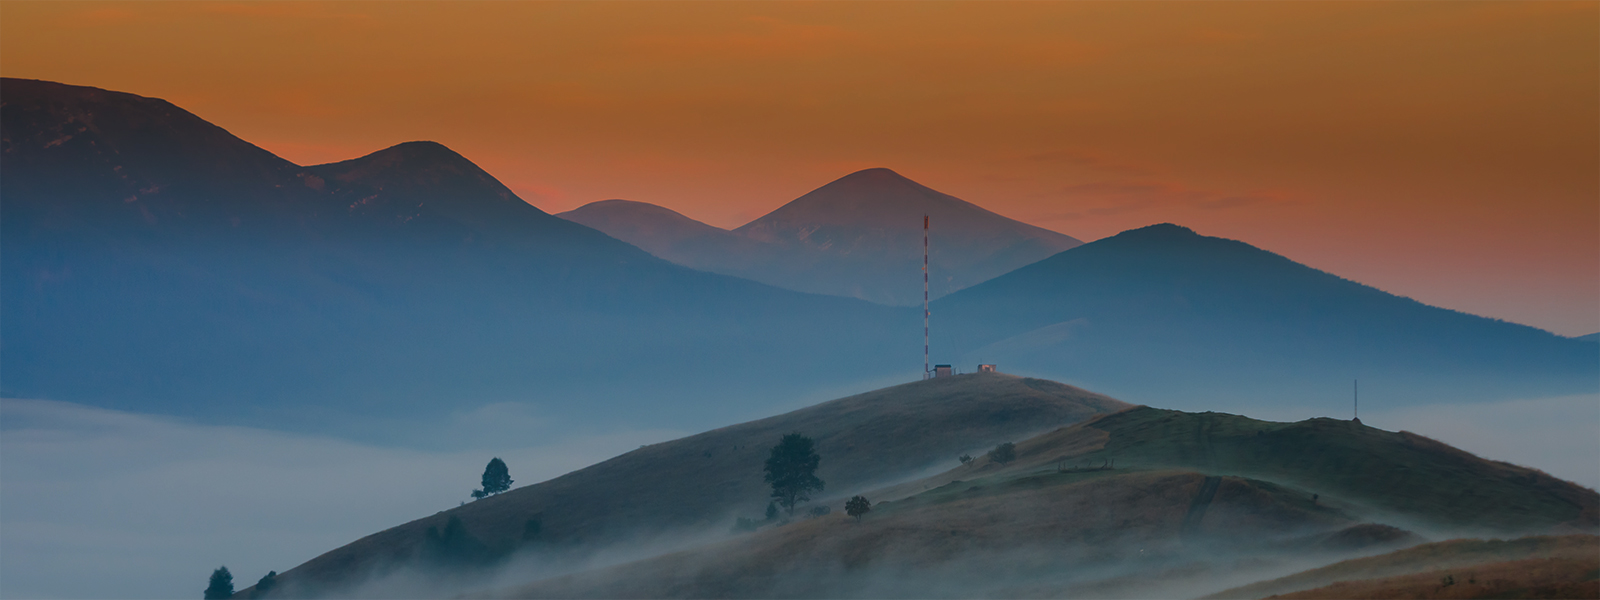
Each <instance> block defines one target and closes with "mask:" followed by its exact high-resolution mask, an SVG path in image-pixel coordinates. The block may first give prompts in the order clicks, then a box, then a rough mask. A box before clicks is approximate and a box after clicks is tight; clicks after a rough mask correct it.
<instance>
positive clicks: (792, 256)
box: [558, 168, 1082, 306]
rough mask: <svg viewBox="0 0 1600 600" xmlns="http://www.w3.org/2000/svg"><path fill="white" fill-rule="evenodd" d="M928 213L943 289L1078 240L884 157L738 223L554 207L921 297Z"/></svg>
mask: <svg viewBox="0 0 1600 600" xmlns="http://www.w3.org/2000/svg"><path fill="white" fill-rule="evenodd" d="M924 215H927V216H928V217H929V218H930V219H931V220H932V234H931V236H932V242H931V246H930V253H931V255H930V257H929V261H930V269H929V270H930V272H931V274H932V279H931V281H930V283H929V286H930V287H929V291H930V293H931V294H932V296H933V297H935V298H938V297H941V296H944V295H946V294H949V293H951V292H954V291H956V290H959V289H962V288H965V287H968V286H971V285H974V284H976V283H979V282H982V281H985V280H988V279H991V278H993V277H996V276H998V275H1001V274H1003V273H1006V272H1008V271H1011V270H1013V269H1016V268H1018V267H1021V266H1023V265H1026V264H1029V263H1032V262H1034V261H1037V260H1040V259H1043V258H1045V257H1048V256H1050V255H1053V254H1055V253H1057V252H1060V251H1062V250H1066V249H1068V248H1074V247H1077V246H1078V245H1080V244H1082V242H1080V241H1078V240H1077V239H1074V238H1072V237H1071V236H1067V235H1063V234H1060V233H1056V232H1054V231H1050V230H1048V229H1043V228H1040V227H1036V226H1033V225H1029V224H1027V223H1023V222H1020V221H1017V220H1014V219H1010V218H1007V217H1004V216H1001V215H998V214H995V213H994V212H991V211H989V210H986V209H984V208H982V207H980V206H978V205H976V204H973V203H971V202H967V201H965V200H962V199H960V198H956V197H954V196H951V195H949V194H945V193H942V192H939V191H936V190H934V189H932V188H929V187H927V186H924V185H922V184H920V183H917V182H915V181H912V180H910V179H908V178H906V177H905V176H903V175H900V174H899V173H896V172H894V171H892V170H889V169H885V168H873V169H864V170H861V171H857V172H854V173H850V174H848V175H845V176H844V177H841V178H839V179H837V180H834V181H833V182H830V183H828V184H826V185H824V186H822V187H820V188H817V189H815V190H812V191H811V192H808V193H806V194H805V195H802V196H801V197H799V198H796V199H795V200H793V201H791V202H789V203H787V204H784V205H783V206H781V207H779V208H777V209H775V210H773V211H772V212H770V213H768V214H766V215H765V216H762V217H761V218H758V219H756V220H754V221H751V222H749V223H746V224H745V225H742V226H740V227H738V228H735V229H734V230H733V231H728V230H724V229H720V228H717V227H712V226H710V225H707V224H704V223H701V222H699V221H694V220H693V219H689V218H688V217H685V216H683V215H680V214H678V213H676V212H673V211H671V210H668V209H666V208H662V207H659V206H655V205H651V204H646V203H642V202H628V201H622V200H604V201H601V202H595V203H592V204H588V205H585V206H583V207H580V208H578V209H576V210H573V211H570V212H566V213H561V214H560V215H558V216H560V217H562V218H566V219H571V220H573V221H576V222H579V223H583V224H585V225H589V226H591V227H594V228H595V229H599V230H601V231H604V232H606V233H607V234H609V235H611V236H613V237H615V238H617V239H620V240H623V241H626V242H628V243H631V244H634V245H636V246H639V247H640V248H644V249H645V250H648V251H649V252H650V253H651V254H654V255H656V256H658V257H661V258H665V259H667V260H670V261H673V262H675V263H678V264H681V265H684V266H688V267H693V268H696V269H702V270H706V271H711V272H713V273H722V274H726V275H736V276H739V277H744V278H747V279H751V280H755V281H760V282H762V283H766V284H769V285H774V286H778V287H783V288H787V289H792V290H798V291H803V292H812V293H820V294H831V295H836V296H848V297H853V298H861V299H864V300H870V301H873V302H878V303H882V304H890V305H899V306H909V305H914V304H918V303H920V302H921V301H922V294H921V292H922V217H923V216H924Z"/></svg>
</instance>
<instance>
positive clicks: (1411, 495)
mask: <svg viewBox="0 0 1600 600" xmlns="http://www.w3.org/2000/svg"><path fill="white" fill-rule="evenodd" d="M791 431H798V432H803V433H805V434H806V435H809V436H814V438H815V440H816V448H817V453H818V455H820V457H821V459H822V460H821V465H822V466H821V468H819V469H818V471H817V473H818V475H819V476H820V477H821V478H822V479H823V480H824V481H826V482H827V485H828V487H827V489H826V492H825V493H821V494H818V495H817V496H816V497H815V498H814V502H813V503H812V504H811V505H810V506H812V507H827V510H825V511H821V512H816V511H803V512H804V514H797V515H794V516H789V515H787V514H784V513H780V514H778V515H776V516H772V515H768V516H766V517H763V515H762V511H761V507H762V505H763V503H764V502H765V501H766V499H767V494H766V493H765V492H766V491H767V490H766V488H765V486H764V485H763V484H762V482H761V479H760V473H761V466H760V465H761V459H762V458H763V457H764V456H765V455H766V453H767V451H768V450H769V449H770V448H771V447H772V445H773V444H774V443H776V442H777V440H778V438H779V437H781V436H782V435H783V434H784V433H787V432H791ZM1010 440H1015V443H1014V444H1012V447H1013V448H1014V454H1013V455H1011V456H1005V455H997V454H985V453H984V452H982V450H983V449H984V448H988V447H993V446H995V445H996V444H998V443H1002V442H1006V441H1010ZM963 453H965V454H967V455H968V456H972V455H976V458H974V459H973V460H971V461H970V462H967V463H964V464H963V463H958V461H956V458H957V456H958V455H960V454H963ZM941 464H942V465H953V466H950V467H941V466H940V465H941ZM855 495H861V496H863V497H866V498H868V499H870V500H871V501H872V502H873V503H874V504H872V506H871V510H870V511H869V512H867V513H866V514H864V515H862V516H861V518H859V519H855V518H851V517H850V516H849V515H846V514H845V510H844V504H845V502H844V501H845V499H846V498H850V497H853V496H855ZM741 520H743V521H742V522H741ZM452 523H454V524H452ZM530 523H538V524H537V525H530ZM530 528H532V529H530ZM451 530H455V531H457V532H458V533H456V534H455V535H456V536H457V538H455V539H454V541H440V536H445V537H448V536H447V535H446V534H441V533H439V532H442V531H451ZM529 531H534V532H535V533H531V534H530V533H529ZM1597 531H1600V495H1597V494H1596V493H1595V491H1594V490H1590V489H1587V488H1584V487H1581V486H1578V485H1575V484H1572V483H1570V482H1566V481H1562V480H1560V479H1556V478H1554V477H1551V476H1549V475H1546V474H1544V473H1542V472H1540V471H1536V470H1532V469H1527V468H1523V467H1518V466H1515V465H1511V464H1507V463H1501V462H1495V461H1492V460H1486V459H1483V458H1480V457H1477V456H1474V455H1472V454H1469V453H1466V452H1462V451H1460V450H1457V449H1455V448H1452V447H1450V446H1448V445H1445V444H1442V443H1440V442H1437V441H1434V440H1431V439H1428V438H1425V437H1422V436H1418V435H1415V434H1411V433H1407V432H1398V433H1396V432H1388V431H1383V430H1379V429H1375V428H1372V427H1368V426H1365V425H1362V424H1360V423H1359V422H1352V421H1342V420H1335V419H1311V420H1307V421H1301V422H1297V423H1276V422H1268V421H1259V420H1255V419H1250V418H1247V417H1242V416H1237V415H1229V414H1223V413H1187V412H1180V411H1172V410H1161V409H1155V408H1149V407H1142V406H1129V405H1126V404H1122V403H1120V402H1117V401H1115V400H1112V399H1110V398H1106V397H1104V396H1099V395H1096V394H1092V393H1089V392H1085V391H1083V390H1079V389H1076V388H1072V387H1070V386H1064V385H1061V384H1056V383H1053V382H1048V381H1043V380H1037V379H1027V378H1018V377H1014V376H1010V375H1005V374H999V373H977V374H971V375H958V376H952V377H947V378H935V379H932V380H929V381H923V382H918V383H911V384H905V385H900V386H895V387H891V388H886V389H883V390H879V391H876V392H872V393H869V394H863V395H859V396H852V397H849V398H843V399H840V400H835V401H832V402H828V403H823V404H820V405H817V406H814V407H811V408H808V409H803V410H800V411H796V412H793V413H789V414H785V415H781V416H777V417H772V418H769V419H764V420H761V421H754V422H751V423H745V424H742V425H735V426H731V427H726V428H723V429H718V430H715V431H710V432H707V433H704V434H700V435H697V436H691V437H688V438H684V439H681V440H676V441H673V442H667V443H663V444H657V445H654V446H649V447H645V448H641V449H639V450H638V451H635V452H630V453H628V454H625V455H623V456H620V457H618V458H616V459H613V460H611V461H607V462H605V463H601V464H599V465H596V466H594V467H590V468H589V469H584V470H580V471H577V472H574V473H573V474H570V475H567V476H565V477H562V478H558V479H555V480H552V481H549V482H545V483H541V484H537V485H533V486H528V487H524V488H520V489H518V490H516V491H513V492H511V493H507V494H504V495H502V496H497V497H493V498H489V499H486V500H481V501H478V502H474V503H471V504H468V505H466V506H464V507H462V508H459V509H454V510H450V511H445V512H443V513H440V514H438V515H434V516H431V517H426V518H423V519H420V520H418V521H414V522H412V523H408V524H406V525H403V526H400V527H397V528H395V529H391V530H389V531H385V532H382V533H379V534H375V535H373V536H370V537H368V538H365V539H362V540H359V541H357V542H355V543H352V544H350V545H348V546H346V547H344V548H340V549H338V550H336V551H333V552H330V553H328V554H326V555H324V556H321V557H318V558H317V559H315V560H312V561H310V562H308V563H306V564H304V565H301V566H299V567H296V568H295V569H292V570H290V571H288V572H286V573H284V574H283V575H282V576H281V580H280V581H281V583H280V585H291V586H302V587H292V588H284V589H293V590H296V591H297V593H302V594H307V595H318V594H328V595H331V596H343V595H363V594H377V595H384V594H397V593H399V594H403V593H408V592H407V590H412V591H417V593H420V594H422V595H444V596H449V595H454V594H459V593H470V594H472V595H473V596H474V597H480V596H481V597H515V598H575V597H583V598H589V597H592V598H639V597H672V598H706V597H715V598H752V597H783V598H836V597H868V598H870V597H880V598H881V597H906V598H922V597H1084V596H1089V597H1175V596H1196V595H1201V594H1204V593H1213V592H1221V591H1223V590H1225V589H1227V588H1231V587H1233V586H1237V585H1241V584H1247V583H1251V582H1254V581H1261V580H1265V579H1271V578H1275V577H1281V576H1285V575H1288V574H1291V573H1294V572H1296V571H1300V570H1303V569H1308V568H1314V567H1321V566H1323V565H1328V564H1332V563H1336V562H1338V561H1340V560H1344V559H1348V558H1351V557H1359V556H1363V555H1368V554H1372V553H1374V552H1381V551H1388V550H1393V549H1397V548H1404V547H1408V546H1414V545H1416V544H1419V543H1423V542H1426V541H1428V540H1445V539H1452V538H1459V537H1476V536H1492V537H1505V536H1512V537H1516V536H1522V535H1542V534H1580V533H1581V534H1586V535H1592V534H1594V533H1596V532H1597ZM430 544H431V546H430ZM623 549H627V550H626V551H624V550H623ZM641 554H642V555H645V556H640V555H641ZM1511 554H1513V555H1515V556H1513V558H1516V557H1522V555H1518V554H1515V552H1512V553H1511ZM1506 555H1507V554H1506V553H1501V554H1497V555H1496V556H1499V557H1502V558H1503V557H1504V556H1506ZM1524 558H1530V559H1531V558H1537V556H1535V555H1533V554H1529V555H1528V556H1526V557H1524ZM1507 560H1509V559H1507ZM1425 566H1428V565H1422V566H1419V567H1418V570H1419V571H1418V572H1420V570H1425V569H1423V567H1425ZM1429 568H1432V567H1429ZM1411 572H1412V571H1404V570H1395V571H1385V572H1384V573H1385V574H1387V575H1396V574H1409V573H1411ZM1574 573H1576V574H1575V575H1572V577H1576V579H1574V580H1573V581H1572V582H1568V583H1573V582H1577V583H1581V582H1582V581H1585V579H1584V577H1588V578H1590V579H1593V574H1592V573H1579V572H1574ZM1569 579H1570V577H1569ZM1306 581H1307V582H1309V583H1306V584H1305V585H1303V586H1301V587H1297V588H1295V589H1309V588H1311V587H1316V585H1321V584H1320V583H1317V582H1318V581H1320V580H1316V579H1314V578H1313V579H1306ZM1563 581H1565V580H1563ZM423 582H426V583H423ZM1313 584H1316V585H1313ZM1290 587H1294V586H1290ZM1274 589H1276V588H1274ZM246 597H248V596H246Z"/></svg>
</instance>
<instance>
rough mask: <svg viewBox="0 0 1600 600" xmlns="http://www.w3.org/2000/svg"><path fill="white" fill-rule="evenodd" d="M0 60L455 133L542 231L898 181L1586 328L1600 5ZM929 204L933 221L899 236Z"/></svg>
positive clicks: (155, 42) (799, 14) (1018, 212)
mask: <svg viewBox="0 0 1600 600" xmlns="http://www.w3.org/2000/svg"><path fill="white" fill-rule="evenodd" d="M0 73H3V74H4V75H6V76H11V77H27V78H39V79H48V80H54V81H61V82H66V83H73V84H82V85H92V86H97V87H104V88H109V89H115V90H120V91H128V92H133V93H137V94H141V95H147V96H156V97H161V98H165V99H168V100H171V101H173V102H175V103H177V104H178V105H180V106H182V107H184V108H187V109H189V110H191V111H193V112H195V113H197V114H199V115H200V116H201V117H203V118H206V119H208V120H210V121H212V122H214V123H217V124H219V125H221V126H223V127H225V128H227V129H229V130H230V131H232V132H234V133H235V134H238V135H239V136H241V137H243V138H244V139H246V140H249V141H251V142H254V143H256V144H259V145H261V146H263V147H265V148H267V149H268V150H271V151H273V152H276V153H278V154H279V155H281V156H283V157H285V158H288V159H290V160H293V161H295V162H298V163H301V164H311V163H319V162H327V161H334V160H341V159H347V158H353V157H356V156H359V155H362V154H366V153H369V152H372V151H375V150H378V149H380V148H383V147H386V146H389V145H392V144H395V143H399V142H403V141H407V140H417V139H429V140H435V141H439V142H442V143H444V144H446V145H448V146H450V147H452V148H454V149H456V150H457V151H459V152H461V153H462V154H464V155H466V156H467V157H468V158H470V159H472V160H474V161H476V162H477V163H479V164H480V165H482V166H483V167H484V168H486V169H487V170H488V171H489V172H491V173H493V174H494V175H495V176H497V177H499V178H500V179H501V180H502V181H504V182H506V184H507V185H509V186H510V187H511V188H512V189H513V190H515V191H516V192H517V193H518V194H520V195H521V196H522V197H523V198H524V199H526V200H528V201H529V202H531V203H533V204H535V205H537V206H539V207H540V208H543V209H545V210H547V211H551V212H558V211H563V210H568V209H571V208H575V207H577V206H579V205H582V204H584V203H587V202H591V201H594V200H600V199H606V198H628V199H633V200H640V201H645V202H653V203H657V204H661V205H665V206H668V207H670V208H673V209H676V210H678V211H680V212H683V213H685V214H687V215H689V216H691V217H694V218H697V219H701V220H704V221H706V222H709V223H711V224H714V225H718V226H723V227H732V226H737V225H740V224H742V223H744V222H746V221H748V220H750V219H753V218H755V217H757V216H760V215H761V214H764V213H765V212H767V211H769V210H771V209H773V208H776V207H777V206H779V205H781V204H782V203H784V202H787V201H789V200H791V199H793V198H795V197H797V196H799V195H801V194H803V193H805V192H806V191H809V190H810V189H812V188H815V187H817V186H820V185H822V184H824V183H826V182H828V181H829V180H832V179H834V178H836V177H839V176H841V175H844V174H846V173H848V172H850V171H853V170H856V169H859V168H864V167H872V166H886V167H890V168H893V169H895V170H897V171H899V172H900V173H902V174H904V175H906V176H908V177H911V178H912V179H915V180H918V181H920V182H922V183H924V184H927V185H929V186H931V187H934V188H935V189H939V190H941V191H944V192H947V193H951V194H954V195H956V196H959V197H962V198H965V199H967V200H970V201H973V202H976V203H978V204H980V205H983V206H985V207H988V208H990V209H992V210H995V211H997V212H1000V213H1002V214H1005V215H1008V216H1012V217H1015V218H1018V219H1022V220H1025V221H1028V222H1031V223H1034V224H1037V225H1041V226H1044V227H1047V228H1050V229H1054V230H1056V231H1060V232H1063V233H1067V234H1070V235H1073V236H1077V237H1079V238H1082V239H1085V240H1092V239H1097V238H1100V237H1104V236H1107V235H1110V234H1113V233H1116V232H1118V231H1121V230H1124V229H1128V228H1131V227H1136V226H1141V225H1146V224H1150V223H1156V222H1163V221H1171V222H1177V223H1181V224H1185V225H1188V226H1191V227H1194V228H1195V229H1196V230H1198V231H1200V232H1201V233H1204V234H1208V235H1219V236H1224V237H1231V238H1236V239H1241V240H1244V241H1247V242H1250V243H1252V244H1255V245H1258V246H1261V247H1264V248H1266V249H1269V250H1272V251H1275V252H1279V253H1282V254H1285V255H1287V256H1289V257H1290V258H1293V259H1295V260H1299V261H1301V262H1305V263H1308V264H1310V265H1312V266H1315V267H1318V268H1322V269H1325V270H1329V271H1332V272H1334V273H1337V274H1339V275H1342V276H1345V277H1348V278H1351V279H1355V280H1358V281H1361V282H1363V283H1368V284H1372V285H1375V286H1377V287H1380V288H1382V289H1385V290H1388V291H1390V292H1394V293H1398V294H1402V295H1407V296H1411V297H1414V298H1417V299H1419V300H1422V301H1425V302H1428V303H1431V304H1436V305H1441V306H1445V307H1449V308H1455V309H1459V310H1464V311H1467V312H1472V313H1476V314H1482V315H1488V316H1493V317H1499V318H1504V319H1508V320H1513V321H1517V322H1522V323H1528V324H1531V325H1535V326H1539V327H1544V328H1546V329H1550V330H1552V331H1556V332H1558V333H1562V334H1567V335H1578V334H1585V333H1592V332H1594V331H1597V330H1600V109H1597V108H1596V107H1600V3H1595V2H1568V3H1536V2H1517V3H1497V2H1459V3H1453V2H1397V3H1374V2H1322V3H1319V2H1294V3H1287V2H1283V3H1272V2H1248V3H1244V2H1241V3H1228V2H1204V3H1176V2H1171V3H1169V2H1124V3H1098V2H1073V3H1048V2H1024V3H1000V2H986V3H964V2H937V3H913V2H883V3H870V4H869V3H851V2H825V3H807V4H798V3H779V2H764V3H735V2H707V3H674V2H664V3H650V4H638V3H627V2H603V3H602V2H595V3H521V2H489V3H452V4H448V5H446V4H435V3H427V2H405V3H380V2H361V3H344V4H339V3H334V4H327V3H310V2H305V3H302V2H293V3H257V4H212V3H200V2H181V3H153V2H152V3H76V2H75V3H25V2H9V1H8V2H4V3H0ZM909 218H915V216H912V217H909Z"/></svg>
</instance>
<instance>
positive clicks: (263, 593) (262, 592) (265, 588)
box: [251, 571, 278, 598]
mask: <svg viewBox="0 0 1600 600" xmlns="http://www.w3.org/2000/svg"><path fill="white" fill-rule="evenodd" d="M275 587H278V572H277V571H267V574H266V575H263V576H261V580H260V581H257V582H256V593H255V594H254V595H252V596H251V597H252V598H265V597H267V592H271V591H272V588H275Z"/></svg>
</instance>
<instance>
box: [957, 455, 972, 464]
mask: <svg viewBox="0 0 1600 600" xmlns="http://www.w3.org/2000/svg"><path fill="white" fill-rule="evenodd" d="M956 460H959V461H961V464H962V465H966V464H967V463H970V462H972V455H971V454H962V455H961V456H960V457H959V458H957V459H956Z"/></svg>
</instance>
